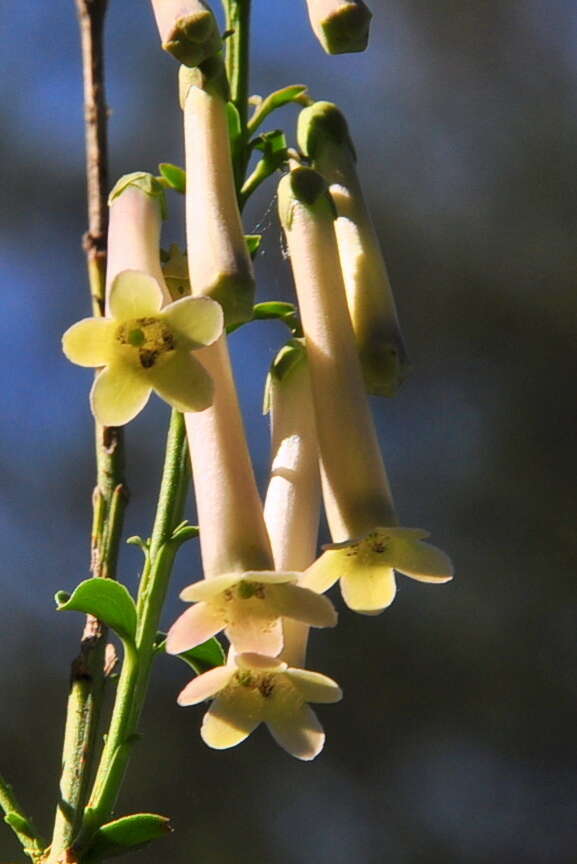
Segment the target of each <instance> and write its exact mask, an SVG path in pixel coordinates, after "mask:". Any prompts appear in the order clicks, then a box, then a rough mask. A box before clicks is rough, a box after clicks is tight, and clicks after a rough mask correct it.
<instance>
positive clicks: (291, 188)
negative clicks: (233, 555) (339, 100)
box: [279, 168, 453, 612]
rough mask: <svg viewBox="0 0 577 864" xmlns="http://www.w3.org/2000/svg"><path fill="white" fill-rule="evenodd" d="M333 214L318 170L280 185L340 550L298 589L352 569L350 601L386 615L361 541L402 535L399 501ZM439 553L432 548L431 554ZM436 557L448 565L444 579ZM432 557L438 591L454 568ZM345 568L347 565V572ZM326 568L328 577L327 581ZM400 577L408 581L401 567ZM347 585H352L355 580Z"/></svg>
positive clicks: (425, 572) (330, 514)
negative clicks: (367, 384)
mask: <svg viewBox="0 0 577 864" xmlns="http://www.w3.org/2000/svg"><path fill="white" fill-rule="evenodd" d="M333 207H334V205H333V204H332V201H331V199H330V197H329V195H328V192H327V188H326V184H325V183H324V181H323V179H322V177H321V176H320V175H319V174H317V173H316V172H315V171H313V170H312V169H310V168H297V169H295V170H293V171H292V172H291V173H290V174H289V175H287V176H285V177H283V179H282V180H281V183H280V186H279V212H280V218H281V222H282V225H283V227H284V230H285V233H286V237H287V243H288V248H289V253H290V256H291V266H292V269H293V274H294V278H295V283H296V288H297V293H298V296H299V305H300V312H301V319H302V324H303V329H304V332H305V336H306V344H307V354H308V358H309V363H310V371H311V381H312V388H313V396H314V405H315V416H316V425H317V434H318V439H319V451H320V457H321V466H322V478H323V497H324V502H325V509H326V513H327V519H328V523H329V527H330V530H331V534H332V537H333V540H334V541H335V542H336V543H337V544H339V545H340V548H339V549H332V550H329V551H327V552H325V553H324V555H323V556H321V558H320V559H319V560H318V561H317V562H316V563H315V564H314V565H313V566H312V567H311V568H310V569H309V570H308V571H307V573H306V574H305V577H304V579H303V580H302V582H301V584H302V585H305V586H306V587H309V588H312V589H313V590H319V591H322V590H324V589H326V587H328V584H331V582H336V581H337V579H339V578H340V576H341V575H342V574H343V573H348V575H349V576H351V567H353V566H354V567H355V568H356V570H357V571H358V574H357V575H358V580H359V585H360V587H359V588H358V590H356V591H354V592H353V591H347V593H346V594H345V601H346V602H347V603H349V605H350V606H351V608H353V609H355V610H358V611H362V612H366V611H379V610H380V609H383V608H385V607H386V606H387V605H389V603H390V602H391V601H392V599H393V596H394V594H391V592H390V590H389V593H388V595H386V596H385V594H384V592H381V593H379V592H377V594H378V600H375V599H371V598H372V597H373V594H374V593H375V592H373V589H372V585H373V582H374V578H375V567H374V566H373V559H372V556H368V558H367V556H366V555H364V554H360V553H362V552H363V551H364V547H363V546H362V545H359V540H363V538H366V537H367V536H370V535H372V534H373V533H374V532H375V531H378V530H380V529H382V530H384V531H389V530H390V529H394V530H395V531H398V530H400V529H397V528H396V525H397V518H396V515H395V510H394V505H393V500H392V495H391V491H390V487H389V482H388V478H387V474H386V470H385V466H384V463H383V460H382V456H381V453H380V449H379V446H378V441H377V436H376V432H375V428H374V424H373V420H372V416H371V413H370V409H369V405H368V401H367V396H366V393H365V389H364V385H363V379H362V373H361V368H360V364H359V359H358V355H357V351H356V347H355V341H354V336H353V331H352V327H351V321H350V317H349V314H348V310H347V305H346V298H345V291H344V285H343V280H342V275H341V270H340V266H339V258H338V250H337V244H336V236H335V231H334V227H333V219H334V209H333ZM388 536H389V535H388V534H387V537H388ZM421 536H423V535H422V533H421ZM423 545H425V544H423ZM355 547H357V548H356V551H355ZM396 548H399V547H398V546H397V547H396ZM401 548H402V544H401ZM432 548H434V547H426V548H425V550H424V551H427V549H432ZM373 551H374V550H373ZM419 551H423V550H419ZM357 553H359V554H357ZM439 556H442V560H443V561H444V562H445V569H444V570H443V572H442V573H441V572H440V560H441V559H440V557H439ZM425 557H426V556H425V555H422V557H421V564H422V567H421V568H420V572H419V575H420V576H421V577H426V576H430V577H431V580H430V581H439V582H441V581H447V580H448V579H450V578H451V577H452V575H453V572H452V568H451V565H450V562H449V559H448V558H446V556H444V555H443V553H441V552H440V551H439V550H435V552H434V553H433V557H432V558H431V560H430V561H429V563H428V564H427V562H426V561H425V560H424V558H425ZM342 562H346V567H343V569H341V565H342ZM386 562H387V567H386V568H385V569H384V570H383V571H382V572H384V573H385V577H386V570H387V568H388V570H390V569H391V567H394V562H393V561H392V559H391V558H390V557H388V558H387V559H386ZM327 568H329V569H330V570H331V577H330V579H329V578H328V575H327ZM347 568H348V569H347ZM399 569H400V570H401V571H402V570H403V567H402V566H400V568H399ZM355 578H356V577H355ZM386 578H388V577H386ZM347 581H348V583H349V584H350V583H351V581H352V577H351V578H350V579H348V580H347ZM377 581H379V580H378V579H377ZM355 584H356V583H355ZM363 589H364V591H365V594H366V596H363Z"/></svg>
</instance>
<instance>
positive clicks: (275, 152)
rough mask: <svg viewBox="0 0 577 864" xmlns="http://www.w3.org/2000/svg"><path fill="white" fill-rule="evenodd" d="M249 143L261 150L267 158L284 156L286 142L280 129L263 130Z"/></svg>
mask: <svg viewBox="0 0 577 864" xmlns="http://www.w3.org/2000/svg"><path fill="white" fill-rule="evenodd" d="M250 143H251V145H252V146H253V147H254V148H255V149H256V150H261V151H262V152H263V153H264V154H265V157H267V158H268V159H273V158H275V157H276V158H277V159H278V158H281V157H282V159H285V158H286V149H287V142H286V137H285V134H284V132H283V131H282V129H273V130H272V132H263V134H262V135H259V136H258V138H253V140H252V141H251V142H250Z"/></svg>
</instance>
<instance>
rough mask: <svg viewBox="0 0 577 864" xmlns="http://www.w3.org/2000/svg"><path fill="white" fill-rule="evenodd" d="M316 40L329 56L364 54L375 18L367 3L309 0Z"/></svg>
mask: <svg viewBox="0 0 577 864" xmlns="http://www.w3.org/2000/svg"><path fill="white" fill-rule="evenodd" d="M307 6H308V10H309V18H310V21H311V26H312V28H313V30H314V33H315V36H316V37H317V39H318V40H319V42H320V43H321V45H322V46H323V48H324V49H325V51H326V52H327V54H348V53H352V52H355V51H364V50H365V48H366V47H367V44H368V41H369V29H370V24H371V18H372V14H371V11H370V9H369V8H368V6H367V5H366V4H365V3H363V0H307Z"/></svg>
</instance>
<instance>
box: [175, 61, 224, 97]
mask: <svg viewBox="0 0 577 864" xmlns="http://www.w3.org/2000/svg"><path fill="white" fill-rule="evenodd" d="M178 87H179V98H180V107H181V108H182V109H183V110H184V106H185V103H186V97H187V96H188V91H189V90H190V88H191V87H197V88H198V89H199V90H204V92H205V93H208V94H209V95H210V96H217V97H218V98H220V99H223V100H224V101H225V102H228V100H229V98H230V88H229V86H228V78H227V77H226V69H225V65H224V60H223V58H222V57H221V56H220V55H218V56H217V57H210V58H209V59H208V60H205V61H204V62H203V63H200V64H199V65H198V66H197V67H195V68H194V69H191V68H189V67H188V66H181V67H180V71H179V76H178Z"/></svg>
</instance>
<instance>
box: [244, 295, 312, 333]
mask: <svg viewBox="0 0 577 864" xmlns="http://www.w3.org/2000/svg"><path fill="white" fill-rule="evenodd" d="M271 318H277V319H278V320H280V321H282V322H283V324H286V326H287V327H288V328H289V330H290V331H291V333H292V335H293V336H295V337H297V338H299V337H301V336H302V328H301V324H300V321H299V316H298V312H297V309H296V306H294V305H293V304H292V303H283V302H281V301H280V300H268V301H267V302H266V303H257V304H256V306H255V307H254V309H253V320H263V319H265V320H266V319H268V320H270V319H271Z"/></svg>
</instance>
